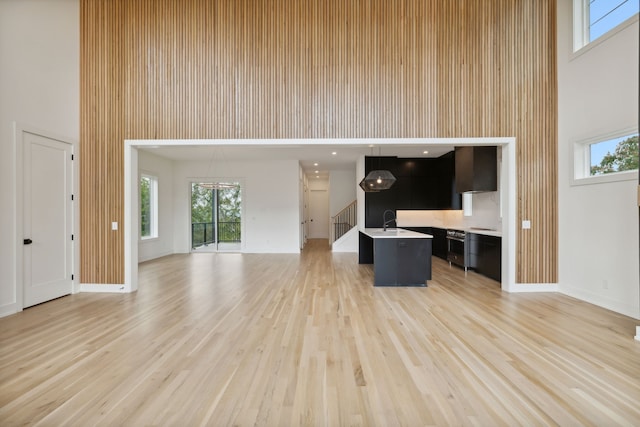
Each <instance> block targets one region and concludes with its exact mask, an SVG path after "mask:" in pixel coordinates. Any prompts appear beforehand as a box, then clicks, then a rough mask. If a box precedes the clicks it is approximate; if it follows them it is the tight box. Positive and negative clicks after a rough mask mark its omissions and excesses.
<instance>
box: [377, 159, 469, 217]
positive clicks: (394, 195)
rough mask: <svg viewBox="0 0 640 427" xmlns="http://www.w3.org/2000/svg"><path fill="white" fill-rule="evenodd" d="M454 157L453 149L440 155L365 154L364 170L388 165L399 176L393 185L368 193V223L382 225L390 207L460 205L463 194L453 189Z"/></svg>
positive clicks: (455, 207) (454, 207)
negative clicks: (425, 156)
mask: <svg viewBox="0 0 640 427" xmlns="http://www.w3.org/2000/svg"><path fill="white" fill-rule="evenodd" d="M454 158H455V156H454V153H453V152H450V153H448V154H445V155H444V156H441V157H438V158H397V157H365V174H367V173H369V172H370V171H372V170H377V169H386V170H389V171H390V172H391V173H393V175H394V176H395V177H396V182H395V183H394V185H393V186H392V187H391V188H390V189H388V190H384V191H380V192H378V193H365V227H369V228H379V227H382V223H383V220H382V215H383V213H384V211H385V210H387V209H391V210H392V211H396V210H398V209H401V210H410V209H420V210H428V209H461V208H462V197H461V195H460V194H458V193H456V192H455V191H453V189H454V182H455V160H454ZM392 226H393V224H392Z"/></svg>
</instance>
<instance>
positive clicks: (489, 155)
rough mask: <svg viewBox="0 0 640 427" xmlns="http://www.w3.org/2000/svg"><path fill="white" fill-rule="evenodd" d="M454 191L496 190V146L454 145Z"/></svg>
mask: <svg viewBox="0 0 640 427" xmlns="http://www.w3.org/2000/svg"><path fill="white" fill-rule="evenodd" d="M455 165H456V167H455V176H456V191H457V192H458V193H465V192H467V191H476V192H480V191H498V147H496V146H480V147H456V151H455Z"/></svg>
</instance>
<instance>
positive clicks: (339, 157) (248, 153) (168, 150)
mask: <svg viewBox="0 0 640 427" xmlns="http://www.w3.org/2000/svg"><path fill="white" fill-rule="evenodd" d="M372 145H373V146H372ZM138 148H139V149H141V150H144V151H147V152H150V153H153V154H156V155H158V156H162V157H165V158H167V159H171V160H176V161H187V160H201V161H202V160H207V161H260V160H276V159H277V160H298V161H299V162H300V164H301V165H302V168H303V170H304V172H305V174H307V175H308V176H309V177H314V178H315V177H316V175H317V176H320V177H321V178H326V177H327V176H328V175H329V171H332V170H355V164H356V161H357V159H358V158H359V157H360V156H362V155H365V156H371V155H373V156H378V155H382V156H398V157H438V156H441V155H442V154H445V153H447V152H449V151H451V150H453V145H452V144H440V143H438V144H417V143H415V142H414V143H412V144H398V143H393V144H382V145H380V144H378V145H374V144H358V143H355V144H345V143H337V144H278V145H264V144H259V145H258V144H255V145H254V144H243V143H231V144H215V145H203V144H198V145H188V144H180V145H161V146H155V145H151V146H140V147H138ZM424 151H428V154H424ZM334 152H335V153H336V154H335V155H334V154H332V153H334ZM314 163H317V164H318V165H317V166H315V165H314ZM315 171H318V174H316V173H315Z"/></svg>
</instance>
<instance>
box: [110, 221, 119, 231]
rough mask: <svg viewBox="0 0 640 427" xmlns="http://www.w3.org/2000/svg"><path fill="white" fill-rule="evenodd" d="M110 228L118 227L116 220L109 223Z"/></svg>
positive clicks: (115, 228)
mask: <svg viewBox="0 0 640 427" xmlns="http://www.w3.org/2000/svg"><path fill="white" fill-rule="evenodd" d="M111 229H112V230H117V229H118V221H113V222H112V223H111Z"/></svg>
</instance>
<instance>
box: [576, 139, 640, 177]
mask: <svg viewBox="0 0 640 427" xmlns="http://www.w3.org/2000/svg"><path fill="white" fill-rule="evenodd" d="M574 154H575V167H574V183H580V182H576V181H581V180H583V181H584V182H582V183H585V184H589V183H596V182H609V181H622V180H627V179H636V178H635V177H636V176H637V172H635V171H637V170H638V132H637V131H630V130H628V129H627V130H625V131H622V132H617V133H613V134H609V135H605V136H603V137H598V138H593V139H589V140H585V141H581V142H577V143H576V144H575V145H574Z"/></svg>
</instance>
